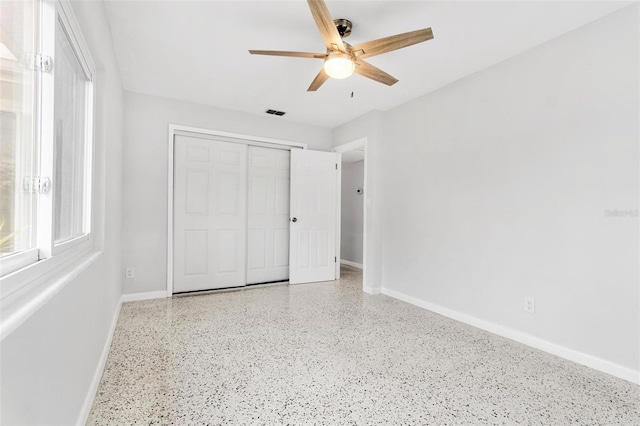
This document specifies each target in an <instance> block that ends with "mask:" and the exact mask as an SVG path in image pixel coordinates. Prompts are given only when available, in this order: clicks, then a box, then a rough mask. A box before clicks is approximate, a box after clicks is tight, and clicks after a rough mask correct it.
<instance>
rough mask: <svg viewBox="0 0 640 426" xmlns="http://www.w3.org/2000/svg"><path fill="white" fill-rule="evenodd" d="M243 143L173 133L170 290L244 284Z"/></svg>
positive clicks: (245, 149) (244, 168) (207, 288)
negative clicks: (171, 271) (172, 234)
mask: <svg viewBox="0 0 640 426" xmlns="http://www.w3.org/2000/svg"><path fill="white" fill-rule="evenodd" d="M246 152H247V146H246V145H243V144H235V143H229V142H220V141H214V140H204V139H198V138H192V137H187V136H176V139H175V155H174V159H175V170H174V277H173V280H174V281H173V288H174V292H175V293H180V292H185V291H197V290H211V289H216V288H224V287H237V286H243V285H245V282H246V280H245V275H246V260H245V257H246V249H245V246H246V209H247V207H246V206H247V204H246V191H245V188H246V175H247V173H246V161H245V158H246Z"/></svg>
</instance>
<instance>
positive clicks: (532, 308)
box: [524, 297, 536, 314]
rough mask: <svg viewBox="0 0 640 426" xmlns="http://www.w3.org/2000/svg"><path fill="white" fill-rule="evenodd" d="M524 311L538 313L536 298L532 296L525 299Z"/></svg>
mask: <svg viewBox="0 0 640 426" xmlns="http://www.w3.org/2000/svg"><path fill="white" fill-rule="evenodd" d="M524 311H525V312H527V313H530V314H535V313H536V301H535V299H532V298H528V297H527V298H525V299H524Z"/></svg>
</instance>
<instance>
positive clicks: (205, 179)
mask: <svg viewBox="0 0 640 426" xmlns="http://www.w3.org/2000/svg"><path fill="white" fill-rule="evenodd" d="M186 174H187V179H186V182H185V188H184V190H185V191H186V193H187V206H186V210H185V213H186V214H189V215H194V214H199V215H201V214H204V215H206V214H209V211H208V210H209V171H208V170H194V169H187V170H186Z"/></svg>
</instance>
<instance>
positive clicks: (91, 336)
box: [0, 2, 122, 425]
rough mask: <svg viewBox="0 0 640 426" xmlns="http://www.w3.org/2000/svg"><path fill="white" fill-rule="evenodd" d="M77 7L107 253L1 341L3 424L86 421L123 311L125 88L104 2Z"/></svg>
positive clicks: (97, 221) (102, 244)
mask: <svg viewBox="0 0 640 426" xmlns="http://www.w3.org/2000/svg"><path fill="white" fill-rule="evenodd" d="M73 7H74V11H75V13H76V16H77V18H78V20H79V22H80V24H81V28H82V31H83V33H84V36H85V38H86V40H87V43H88V46H89V48H90V50H91V54H92V56H93V59H94V61H95V62H96V67H97V77H96V98H97V99H96V139H95V143H96V146H95V158H96V171H95V172H96V181H95V188H94V197H95V198H94V206H93V223H94V233H95V237H96V244H97V246H98V247H99V248H100V249H102V250H103V254H102V255H101V256H100V257H99V258H98V260H96V261H95V262H94V263H92V264H91V265H90V266H89V267H88V268H87V269H85V270H84V271H83V272H81V273H80V275H78V276H77V277H76V278H74V279H73V280H72V281H71V282H69V283H68V284H67V285H66V287H64V288H63V289H62V290H61V291H60V292H59V293H58V294H56V295H55V296H54V297H53V299H52V300H51V301H50V302H49V303H48V304H46V305H45V306H43V307H42V308H41V309H39V310H38V311H37V312H36V313H35V314H34V315H33V316H31V317H30V318H28V319H27V321H26V322H25V323H23V324H22V325H21V326H20V327H19V328H18V329H16V330H15V331H14V332H13V333H12V334H10V335H9V336H8V337H7V338H5V339H4V340H3V341H2V349H1V369H2V376H1V386H0V387H1V389H2V395H1V400H0V406H1V408H2V410H1V414H0V423H1V424H3V425H5V424H6V425H22V424H23V425H44V424H48V425H71V424H75V423H76V422H77V421H78V420H81V421H83V420H84V419H83V418H82V414H84V413H83V411H82V410H83V408H86V406H84V407H83V404H84V403H85V401H88V402H91V398H92V397H93V395H92V394H91V391H92V389H93V388H92V385H93V384H94V383H93V379H94V377H95V373H96V369H97V368H98V367H99V365H100V364H99V360H100V356H101V354H102V352H103V349H104V346H105V343H106V342H107V341H108V339H109V338H110V332H111V325H112V323H113V320H114V318H115V315H116V314H117V312H118V307H119V301H120V290H121V274H120V271H121V266H120V261H121V252H120V233H121V191H122V168H121V156H122V86H121V83H120V79H119V74H118V70H117V69H116V61H115V56H114V53H113V47H112V45H111V35H110V33H109V28H108V25H107V22H106V20H105V17H104V12H103V4H102V2H77V3H74V4H73ZM98 379H99V377H98Z"/></svg>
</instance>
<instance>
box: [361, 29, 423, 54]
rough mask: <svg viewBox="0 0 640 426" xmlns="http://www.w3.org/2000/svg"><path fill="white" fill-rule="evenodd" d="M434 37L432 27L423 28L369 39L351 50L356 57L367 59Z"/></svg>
mask: <svg viewBox="0 0 640 426" xmlns="http://www.w3.org/2000/svg"><path fill="white" fill-rule="evenodd" d="M432 38H433V31H431V28H424V29H422V30H417V31H411V32H408V33H403V34H397V35H394V36H390V37H384V38H379V39H377V40H371V41H367V42H365V43H361V44H358V45H356V46H352V48H351V50H352V52H353V54H354V55H355V57H356V59H365V58H369V57H371V56H375V55H380V54H382V53H387V52H391V51H393V50H398V49H402V48H403V47H407V46H412V45H414V44H417V43H422V42H423V41H427V40H431V39H432Z"/></svg>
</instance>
